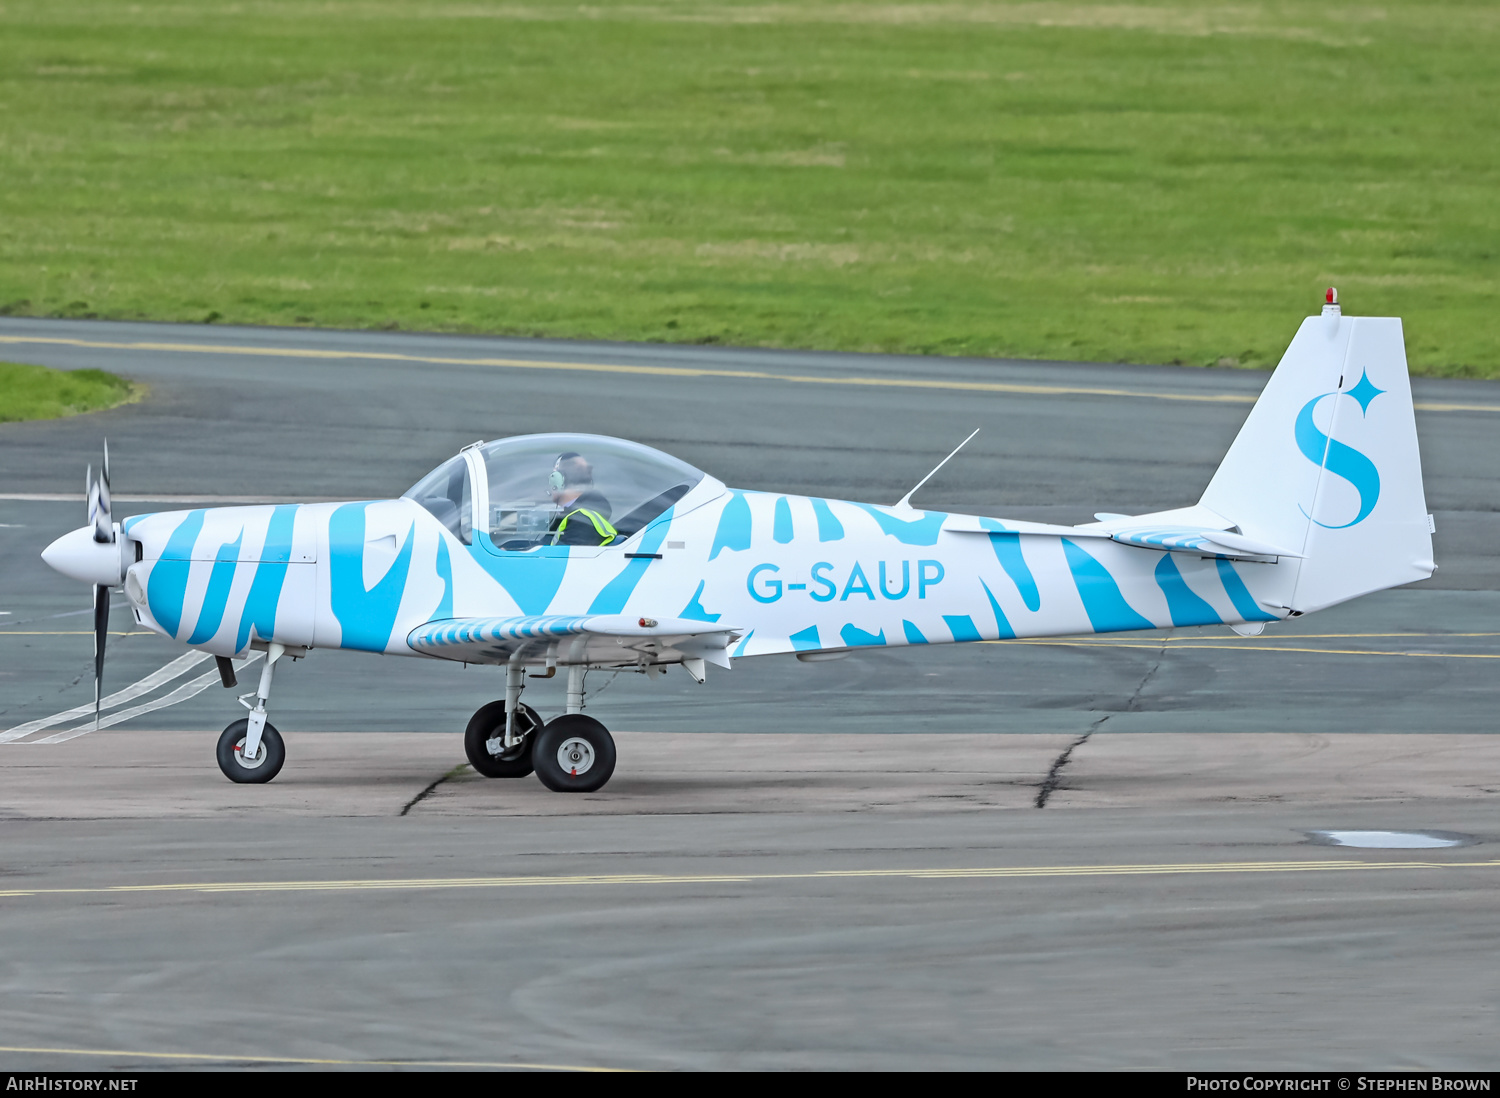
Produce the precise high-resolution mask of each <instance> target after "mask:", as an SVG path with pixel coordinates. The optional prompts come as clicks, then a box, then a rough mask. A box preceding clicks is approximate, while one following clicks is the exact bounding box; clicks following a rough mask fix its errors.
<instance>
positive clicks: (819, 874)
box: [0, 859, 1500, 898]
mask: <svg viewBox="0 0 1500 1098" xmlns="http://www.w3.org/2000/svg"><path fill="white" fill-rule="evenodd" d="M1494 868H1500V860H1497V861H1482V862H1474V861H1469V862H1419V861H1400V862H1372V861H1355V860H1349V859H1345V860H1328V861H1308V860H1302V861H1280V862H1202V863H1167V864H1160V865H1156V864H1146V865H1051V866H981V867H977V868H970V867H946V868H938V869H824V870H815V871H813V872H809V873H682V874H677V873H588V874H577V875H573V876H554V877H543V876H528V877H412V878H404V879H403V878H391V879H379V878H377V879H369V880H331V881H192V882H180V883H175V884H155V885H146V884H142V885H110V886H106V887H95V888H12V889H5V890H3V891H0V897H11V898H14V897H24V896H69V897H74V896H123V895H127V894H140V893H153V894H157V893H198V894H204V893H225V892H233V893H244V892H375V891H387V892H389V891H400V892H409V891H434V890H439V889H455V888H559V887H579V886H584V885H703V884H757V883H762V882H769V881H835V880H851V879H859V878H886V879H892V878H896V879H907V880H974V879H995V878H1018V877H1027V878H1035V877H1050V878H1057V877H1131V876H1178V875H1183V874H1202V873H1323V872H1332V871H1343V870H1388V869H1494Z"/></svg>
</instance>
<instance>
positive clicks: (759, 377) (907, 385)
mask: <svg viewBox="0 0 1500 1098" xmlns="http://www.w3.org/2000/svg"><path fill="white" fill-rule="evenodd" d="M0 343H33V344H38V343H39V344H53V345H60V346H68V347H89V348H98V349H101V350H123V351H165V352H169V353H180V354H208V355H241V356H251V357H264V358H319V359H328V360H344V359H364V360H367V361H377V362H414V363H427V364H430V365H439V366H495V367H502V368H505V369H513V370H579V371H585V372H589V373H600V374H647V375H652V376H656V377H683V378H694V377H716V378H731V379H738V380H751V381H787V382H793V383H796V384H800V385H853V386H864V387H874V388H893V389H946V390H950V391H955V392H975V393H1023V394H1030V395H1035V396H1110V397H1145V398H1148V399H1154V400H1185V401H1192V402H1196V403H1203V404H1254V403H1255V401H1256V399H1257V397H1254V396H1250V395H1248V394H1244V393H1170V392H1155V391H1152V390H1149V389H1112V388H1098V387H1091V386H1072V385H1020V384H1011V383H1006V382H987V381H944V380H941V379H936V378H888V377H821V376H818V375H816V374H781V373H771V372H769V371H765V370H723V369H711V368H709V367H698V366H643V365H628V364H619V363H603V362H548V361H545V360H539V359H525V358H453V357H445V356H437V355H410V354H399V353H397V352H393V351H340V350H327V349H314V348H310V347H309V348H298V347H229V346H223V345H219V344H212V343H151V342H108V341H104V340H88V339H66V338H62V337H56V336H0ZM1416 407H1417V408H1419V409H1421V410H1422V411H1426V412H1500V404H1446V403H1445V404H1418V405H1416Z"/></svg>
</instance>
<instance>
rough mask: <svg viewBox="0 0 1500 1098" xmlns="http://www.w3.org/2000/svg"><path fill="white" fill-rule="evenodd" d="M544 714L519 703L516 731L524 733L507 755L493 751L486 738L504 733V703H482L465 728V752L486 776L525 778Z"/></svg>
mask: <svg viewBox="0 0 1500 1098" xmlns="http://www.w3.org/2000/svg"><path fill="white" fill-rule="evenodd" d="M540 727H542V718H541V717H539V716H537V712H536V710H535V709H533V708H531V706H529V705H520V706H517V707H516V731H518V732H521V733H522V734H523V735H525V737H526V738H525V739H523V740H522V741H521V743H520V746H519V747H516V748H513V749H512V750H511V753H510V754H508V755H491V754H490V752H489V749H488V748H487V747H485V742H486V741H488V740H490V739H491V738H493V737H495V736H503V735H504V734H505V703H504V702H503V701H492V702H490V703H489V704H488V705H482V706H480V707H479V711H478V712H476V713H475V714H474V715H473V716H472V717H470V718H469V726H468V727H467V728H465V729H464V754H465V755H467V756H468V757H469V765H470V766H472V767H473V768H474V769H475V770H477V771H478V772H479V773H481V774H483V775H484V776H485V777H486V778H524V777H526V775H527V774H530V773H531V745H532V744H533V743H534V742H535V741H536V730H537V729H538V728H540Z"/></svg>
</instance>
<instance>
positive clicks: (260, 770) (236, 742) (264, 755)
mask: <svg viewBox="0 0 1500 1098" xmlns="http://www.w3.org/2000/svg"><path fill="white" fill-rule="evenodd" d="M249 739H250V720H249V718H247V717H241V718H240V719H239V720H237V721H235V722H234V723H233V724H231V725H230V726H229V727H228V728H226V729H224V731H223V733H222V734H221V735H220V736H219V752H218V754H219V769H220V770H222V771H223V772H224V776H225V777H226V778H228V779H229V780H230V781H232V782H240V783H242V784H259V783H261V782H268V781H270V780H271V779H272V778H274V777H276V775H277V774H279V773H280V772H281V764H282V763H284V762H286V745H285V744H283V743H282V742H281V733H280V732H278V731H276V726H275V725H274V724H270V723H267V724H266V725H265V726H264V727H263V728H262V729H261V730H260V743H258V744H256V745H255V746H254V747H253V748H252V749H251V750H250V751H248V752H247V751H246V747H247V746H248V741H249Z"/></svg>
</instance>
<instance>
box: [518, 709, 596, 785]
mask: <svg viewBox="0 0 1500 1098" xmlns="http://www.w3.org/2000/svg"><path fill="white" fill-rule="evenodd" d="M533 738H534V739H535V740H536V746H535V747H533V748H532V749H531V761H532V762H533V763H534V764H535V765H536V776H537V777H538V778H540V779H541V780H542V784H543V785H545V786H546V787H547V788H548V789H550V790H552V791H553V792H554V793H592V792H593V791H594V790H596V789H600V788H602V787H603V785H604V783H605V782H607V781H609V776H610V775H611V774H613V773H614V772H615V741H614V737H613V736H611V735H610V734H609V729H607V728H605V727H604V726H603V725H602V724H600V723H599V722H598V721H596V720H594V718H593V717H585V716H584V715H583V714H582V713H569V714H567V715H566V716H562V717H555V718H553V719H552V720H550V721H548V722H547V723H546V724H544V725H543V726H542V730H541V731H540V732H538V733H537V734H536V735H535V737H533Z"/></svg>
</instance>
